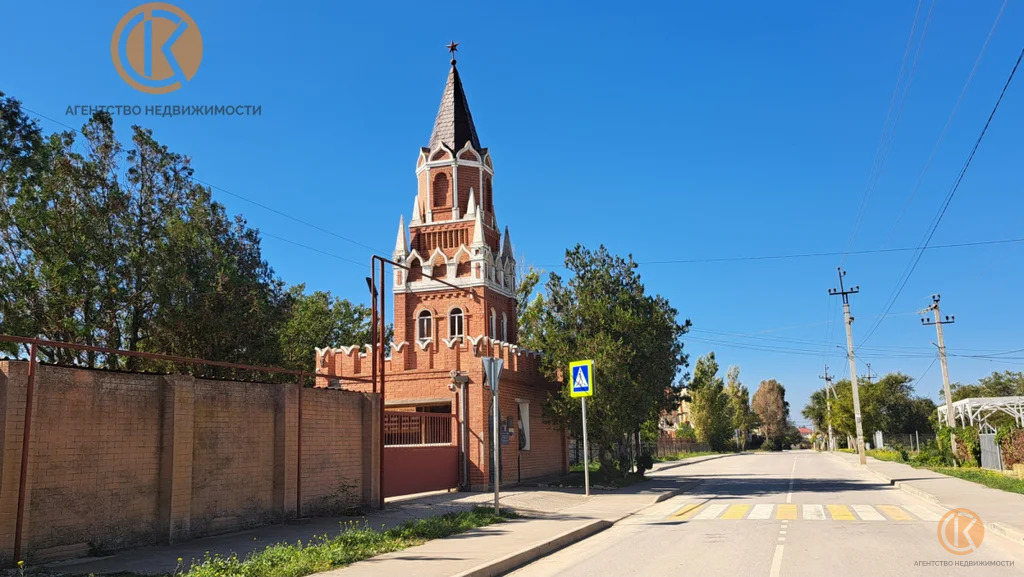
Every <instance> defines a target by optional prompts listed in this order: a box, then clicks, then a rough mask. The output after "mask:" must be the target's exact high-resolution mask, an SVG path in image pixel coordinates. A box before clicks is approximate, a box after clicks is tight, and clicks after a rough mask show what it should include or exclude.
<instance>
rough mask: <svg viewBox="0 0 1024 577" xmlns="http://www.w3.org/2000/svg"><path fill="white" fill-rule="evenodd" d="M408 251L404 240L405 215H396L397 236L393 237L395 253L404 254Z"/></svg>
mask: <svg viewBox="0 0 1024 577" xmlns="http://www.w3.org/2000/svg"><path fill="white" fill-rule="evenodd" d="M408 252H409V248H408V245H407V244H406V242H405V215H404V214H403V215H401V216H399V217H398V238H396V239H395V254H403V255H404V254H406V253H408Z"/></svg>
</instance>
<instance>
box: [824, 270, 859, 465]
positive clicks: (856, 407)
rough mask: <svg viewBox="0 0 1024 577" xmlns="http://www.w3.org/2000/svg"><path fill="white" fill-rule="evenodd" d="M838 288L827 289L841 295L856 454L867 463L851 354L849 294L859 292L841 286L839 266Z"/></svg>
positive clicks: (854, 367) (841, 279)
mask: <svg viewBox="0 0 1024 577" xmlns="http://www.w3.org/2000/svg"><path fill="white" fill-rule="evenodd" d="M837 270H838V271H839V290H836V289H834V288H832V289H828V294H830V295H832V296H836V295H840V296H842V297H843V317H844V318H845V319H846V356H847V358H848V359H849V361H850V383H851V384H852V385H853V418H854V422H855V424H856V425H857V454H858V455H859V456H860V464H861V465H867V464H868V458H867V455H865V454H864V425H863V424H861V418H860V393H859V392H858V390H857V359H856V357H854V356H853V317H852V316H850V295H852V294H857V293H859V292H860V286H859V285H858V286H855V287H853V288H852V289H849V290H847V289H846V288H845V287H844V286H843V277H844V276H846V271H844V270H843V269H842V267H839V268H838V269H837Z"/></svg>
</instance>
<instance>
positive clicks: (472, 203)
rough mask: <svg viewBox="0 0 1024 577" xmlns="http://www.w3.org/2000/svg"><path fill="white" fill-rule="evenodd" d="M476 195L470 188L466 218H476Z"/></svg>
mask: <svg viewBox="0 0 1024 577" xmlns="http://www.w3.org/2000/svg"><path fill="white" fill-rule="evenodd" d="M476 213H477V210H476V194H475V193H474V192H473V187H472V186H471V187H469V202H467V203H466V217H467V218H469V217H471V216H476Z"/></svg>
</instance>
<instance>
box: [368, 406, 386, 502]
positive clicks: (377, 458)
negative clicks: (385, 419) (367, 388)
mask: <svg viewBox="0 0 1024 577" xmlns="http://www.w3.org/2000/svg"><path fill="white" fill-rule="evenodd" d="M380 406H381V402H380V395H377V394H373V393H369V394H367V395H366V403H365V404H364V405H363V407H364V410H363V435H364V436H363V502H365V503H367V504H369V505H370V506H371V507H374V508H380V503H382V502H383V500H382V498H381V478H380V464H381V459H383V458H384V455H383V454H382V453H383V450H382V449H381V447H382V446H383V444H384V443H383V442H382V439H381V434H380V432H381V418H380V415H381V410H380Z"/></svg>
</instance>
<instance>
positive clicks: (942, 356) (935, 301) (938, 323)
mask: <svg viewBox="0 0 1024 577" xmlns="http://www.w3.org/2000/svg"><path fill="white" fill-rule="evenodd" d="M941 298H942V297H941V296H940V295H937V294H936V295H932V304H931V305H929V306H928V308H926V309H924V310H923V311H920V312H922V313H927V312H928V311H931V312H932V313H933V314H934V315H935V320H932V321H930V320H928V319H921V325H922V326H928V325H935V333H936V337H937V338H938V339H939V365H940V366H941V367H942V390H943V392H944V393H945V394H946V426H948V427H949V428H953V426H954V423H953V395H952V393H950V392H949V370H948V369H947V368H946V341H945V339H943V338H942V325H951V324H953V323H954V322H955V321H956V317H951V316H949V315H946V317H945V318H941V316H940V314H939V300H940V299H941Z"/></svg>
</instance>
